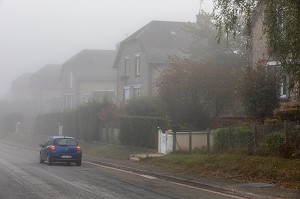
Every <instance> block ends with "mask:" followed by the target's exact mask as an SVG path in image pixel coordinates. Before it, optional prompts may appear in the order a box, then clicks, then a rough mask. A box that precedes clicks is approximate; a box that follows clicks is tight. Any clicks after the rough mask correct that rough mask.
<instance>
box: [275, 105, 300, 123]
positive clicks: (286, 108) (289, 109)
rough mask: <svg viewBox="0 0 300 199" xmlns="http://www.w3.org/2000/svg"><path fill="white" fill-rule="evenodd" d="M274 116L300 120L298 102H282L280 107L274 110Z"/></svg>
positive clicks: (293, 120) (282, 118)
mask: <svg viewBox="0 0 300 199" xmlns="http://www.w3.org/2000/svg"><path fill="white" fill-rule="evenodd" d="M274 116H275V117H276V118H277V119H280V120H282V121H283V120H287V121H292V122H297V121H300V103H299V102H297V103H292V104H283V105H282V106H281V107H280V108H277V109H275V110H274Z"/></svg>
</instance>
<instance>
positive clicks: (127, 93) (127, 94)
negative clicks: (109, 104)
mask: <svg viewBox="0 0 300 199" xmlns="http://www.w3.org/2000/svg"><path fill="white" fill-rule="evenodd" d="M123 90H124V93H123V94H124V95H123V101H124V102H125V101H126V100H128V99H129V98H130V87H129V86H125V87H124V88H123Z"/></svg>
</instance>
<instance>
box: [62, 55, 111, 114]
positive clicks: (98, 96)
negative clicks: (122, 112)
mask: <svg viewBox="0 0 300 199" xmlns="http://www.w3.org/2000/svg"><path fill="white" fill-rule="evenodd" d="M114 59H115V51H114V50H82V51H80V52H79V53H78V54H76V55H75V56H74V57H72V58H71V59H69V60H68V61H66V62H65V63H63V64H62V70H61V73H60V81H61V82H62V85H63V86H62V90H61V92H62V93H61V95H62V97H63V109H73V108H75V107H77V106H78V105H80V104H82V103H86V102H88V101H91V100H97V101H102V100H103V99H104V98H110V99H112V100H115V95H116V69H114V68H113V67H112V65H113V61H114Z"/></svg>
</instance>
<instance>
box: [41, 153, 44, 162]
mask: <svg viewBox="0 0 300 199" xmlns="http://www.w3.org/2000/svg"><path fill="white" fill-rule="evenodd" d="M40 163H44V160H43V158H42V155H41V154H40Z"/></svg>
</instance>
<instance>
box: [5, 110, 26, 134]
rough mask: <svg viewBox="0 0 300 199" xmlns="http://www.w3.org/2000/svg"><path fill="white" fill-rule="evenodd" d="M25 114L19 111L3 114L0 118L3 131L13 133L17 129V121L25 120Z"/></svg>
mask: <svg viewBox="0 0 300 199" xmlns="http://www.w3.org/2000/svg"><path fill="white" fill-rule="evenodd" d="M23 119H24V118H23V116H22V115H21V114H18V113H11V114H5V115H2V117H1V119H0V127H1V131H3V132H2V133H12V132H15V131H16V124H17V122H21V123H22V122H23Z"/></svg>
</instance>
